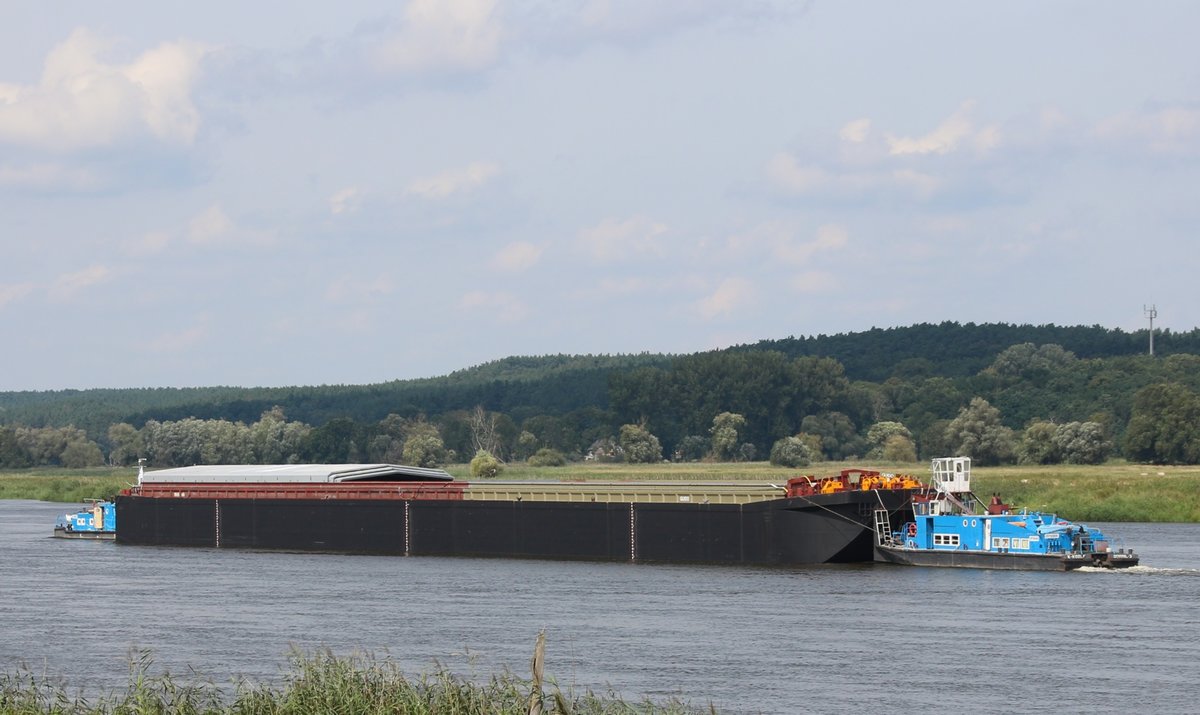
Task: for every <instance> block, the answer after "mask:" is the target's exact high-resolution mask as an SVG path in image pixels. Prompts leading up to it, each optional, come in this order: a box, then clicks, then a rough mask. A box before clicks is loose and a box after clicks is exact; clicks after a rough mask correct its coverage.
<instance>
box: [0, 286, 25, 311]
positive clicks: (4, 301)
mask: <svg viewBox="0 0 1200 715" xmlns="http://www.w3.org/2000/svg"><path fill="white" fill-rule="evenodd" d="M32 290H33V284H32V283H14V284H11V285H0V310H3V309H4V307H5V306H7V305H8V304H9V303H15V302H16V301H18V300H21V299H22V298H24V297H25V296H27V295H29V293H30V291H32Z"/></svg>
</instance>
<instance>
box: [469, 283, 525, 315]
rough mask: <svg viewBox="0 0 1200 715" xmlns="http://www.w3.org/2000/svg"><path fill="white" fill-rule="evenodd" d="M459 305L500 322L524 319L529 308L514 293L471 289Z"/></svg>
mask: <svg viewBox="0 0 1200 715" xmlns="http://www.w3.org/2000/svg"><path fill="white" fill-rule="evenodd" d="M458 304H459V307H460V308H462V309H463V310H465V311H468V312H472V313H483V314H484V315H485V316H486V317H490V318H493V319H495V320H496V321H497V322H500V323H516V322H520V321H521V320H524V319H525V317H526V316H527V315H528V314H529V308H528V307H527V306H526V305H525V303H523V302H522V301H521V300H520V299H519V298H517V297H516V296H514V295H513V294H512V293H506V292H495V293H489V292H486V291H478V290H477V291H471V292H469V293H466V294H465V295H463V297H462V298H461V299H460V300H459V302H458Z"/></svg>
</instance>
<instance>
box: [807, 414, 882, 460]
mask: <svg viewBox="0 0 1200 715" xmlns="http://www.w3.org/2000/svg"><path fill="white" fill-rule="evenodd" d="M800 431H801V432H803V433H805V434H810V435H815V436H817V437H819V438H820V440H821V452H822V454H824V456H825V458H826V459H834V460H837V459H847V458H849V457H855V456H858V455H861V454H863V453H864V452H865V451H866V446H867V443H866V440H864V439H863V438H862V437H861V436H859V434H858V431H857V430H855V429H854V423H853V422H851V421H850V418H849V417H847V416H846V415H844V414H842V413H841V412H827V413H824V414H820V415H809V416H807V417H805V418H804V420H803V421H802V422H801V423H800Z"/></svg>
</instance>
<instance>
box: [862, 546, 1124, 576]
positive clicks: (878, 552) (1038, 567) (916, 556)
mask: <svg viewBox="0 0 1200 715" xmlns="http://www.w3.org/2000/svg"><path fill="white" fill-rule="evenodd" d="M875 560H876V561H882V562H886V563H893V564H903V565H906V566H946V567H951V568H974V569H1003V570H1007V571H1073V570H1075V569H1078V568H1082V567H1084V566H1101V567H1104V568H1128V567H1130V566H1137V564H1138V560H1137V559H1136V558H1128V559H1126V558H1113V559H1112V560H1111V561H1107V562H1105V561H1094V560H1092V559H1091V558H1067V557H1065V556H1061V555H1055V554H1016V553H1012V552H1008V553H996V552H984V551H951V550H946V551H921V550H914V549H903V548H895V547H888V546H876V547H875Z"/></svg>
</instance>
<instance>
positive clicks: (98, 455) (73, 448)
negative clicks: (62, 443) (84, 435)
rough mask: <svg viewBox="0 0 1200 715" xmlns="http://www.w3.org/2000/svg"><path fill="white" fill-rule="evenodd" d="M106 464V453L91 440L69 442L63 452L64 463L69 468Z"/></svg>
mask: <svg viewBox="0 0 1200 715" xmlns="http://www.w3.org/2000/svg"><path fill="white" fill-rule="evenodd" d="M102 464H104V454H103V453H102V452H101V451H100V447H98V446H97V445H96V443H95V442H92V441H91V440H75V441H73V442H69V443H68V444H67V446H66V448H65V449H63V453H62V465H63V466H64V467H67V468H68V469H81V468H83V467H99V466H100V465H102Z"/></svg>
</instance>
